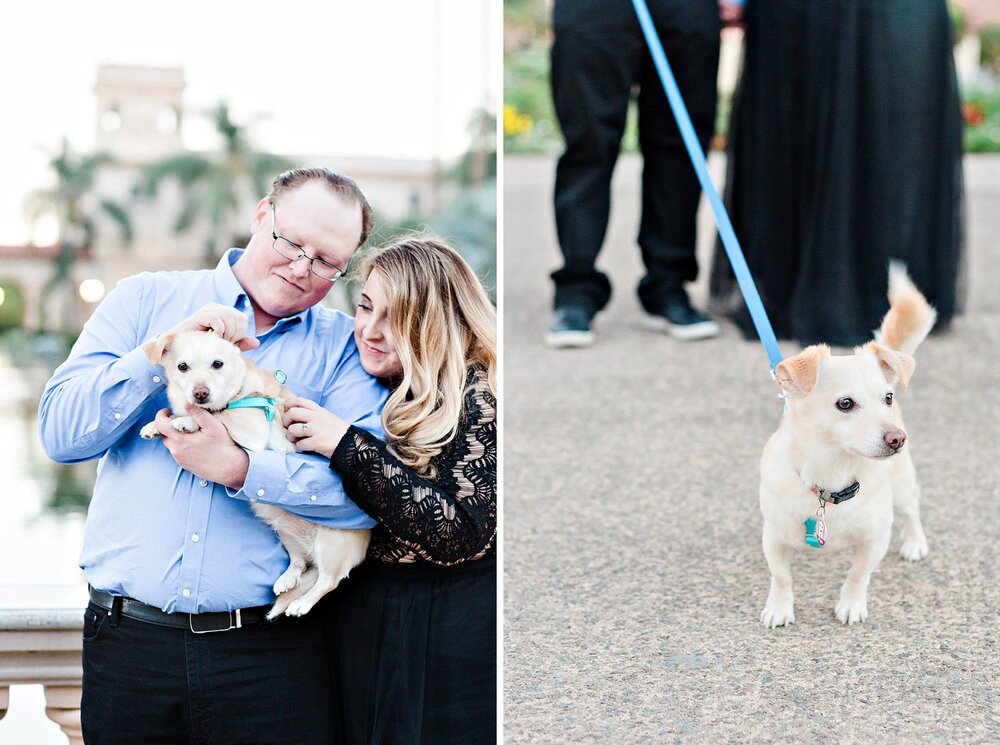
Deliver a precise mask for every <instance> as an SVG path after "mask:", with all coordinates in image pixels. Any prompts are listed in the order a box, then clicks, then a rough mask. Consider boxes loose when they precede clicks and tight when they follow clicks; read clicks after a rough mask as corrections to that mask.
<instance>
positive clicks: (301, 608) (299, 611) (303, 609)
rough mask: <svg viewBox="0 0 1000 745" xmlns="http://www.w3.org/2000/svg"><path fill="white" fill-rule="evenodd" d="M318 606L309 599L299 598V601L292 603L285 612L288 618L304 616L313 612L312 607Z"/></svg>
mask: <svg viewBox="0 0 1000 745" xmlns="http://www.w3.org/2000/svg"><path fill="white" fill-rule="evenodd" d="M314 605H316V601H315V600H311V599H309V598H308V597H304V598H299V599H298V600H296V601H294V602H292V603H291V604H290V605H289V606H288V608H287V609H286V610H285V615H286V616H293V617H294V616H304V615H305V614H306V613H308V612H309V611H311V610H312V607H313V606H314Z"/></svg>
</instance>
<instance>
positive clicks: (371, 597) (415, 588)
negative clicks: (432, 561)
mask: <svg viewBox="0 0 1000 745" xmlns="http://www.w3.org/2000/svg"><path fill="white" fill-rule="evenodd" d="M496 592H497V582H496V558H495V557H487V558H484V559H480V560H477V561H470V562H467V563H465V564H459V565H457V566H453V567H440V566H429V565H426V564H407V565H399V564H397V565H392V566H385V565H377V564H375V563H374V562H371V561H369V562H367V563H366V564H362V565H361V566H360V567H358V568H357V569H355V570H354V571H352V572H351V576H350V577H349V578H348V579H346V580H344V582H342V583H341V585H340V587H338V588H337V589H336V590H335V591H334V592H332V593H331V594H330V596H329V598H328V599H329V600H330V602H329V603H326V604H325V605H324V606H323V608H322V609H319V608H317V610H320V612H321V614H322V616H323V619H324V625H325V628H326V630H327V643H328V645H329V649H330V655H331V662H332V665H333V698H332V701H333V705H334V717H335V720H336V734H337V738H336V741H337V742H338V743H347V744H349V745H439V744H441V745H490V743H494V742H496V727H497V646H496V634H497V596H496Z"/></svg>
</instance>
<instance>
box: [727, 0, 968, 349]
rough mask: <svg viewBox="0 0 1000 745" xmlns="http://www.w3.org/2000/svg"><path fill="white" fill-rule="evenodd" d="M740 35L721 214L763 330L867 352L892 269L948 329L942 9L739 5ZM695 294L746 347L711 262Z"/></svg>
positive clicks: (950, 156) (953, 165) (948, 177)
mask: <svg viewBox="0 0 1000 745" xmlns="http://www.w3.org/2000/svg"><path fill="white" fill-rule="evenodd" d="M746 22H747V29H746V37H745V38H746V46H745V58H744V69H743V73H742V77H741V81H740V85H739V87H738V89H737V93H736V96H735V98H734V103H733V113H732V118H731V126H730V138H729V164H728V170H729V173H728V178H727V185H726V192H727V194H726V202H727V206H728V208H729V211H730V215H731V217H732V220H733V225H734V227H735V230H736V235H737V237H738V238H739V240H740V243H741V245H742V247H743V249H744V252H745V254H746V258H747V263H748V264H749V266H750V269H751V271H752V272H753V275H754V279H755V281H756V283H757V287H758V289H759V290H760V292H761V296H762V298H763V301H764V306H765V308H766V309H767V311H768V314H769V316H770V317H771V321H772V323H773V324H774V326H775V331H776V333H777V334H778V336H779V337H783V338H793V339H797V340H798V341H800V342H802V343H803V344H809V343H814V342H827V343H831V344H837V345H842V346H850V345H854V344H860V343H863V342H865V341H868V340H869V339H870V338H871V331H872V329H874V328H877V327H878V325H879V323H880V322H881V318H882V316H883V315H884V313H885V312H886V310H888V301H887V299H886V283H887V266H888V261H889V260H890V259H893V258H895V259H901V260H902V261H904V262H905V263H906V264H907V266H908V268H909V272H910V276H911V277H912V278H913V280H914V282H915V283H916V285H917V286H918V287H919V288H920V289H921V290H922V291H923V292H924V294H925V295H926V296H927V298H928V299H929V300H930V302H931V303H932V304H933V305H935V306H936V307H937V310H938V319H939V321H938V323H939V327H940V326H944V325H947V323H948V322H949V321H950V320H951V318H952V316H953V315H954V314H955V313H956V311H957V310H959V308H960V306H961V299H962V294H963V287H962V286H963V282H961V271H960V265H961V261H960V258H961V246H962V233H963V230H962V228H963V188H962V139H961V138H962V124H961V113H960V108H959V98H958V88H957V81H956V76H955V68H954V61H953V57H952V32H951V25H950V22H949V18H948V12H947V8H946V6H945V1H944V0H878V2H871V0H824V1H823V2H816V0H749V2H748V3H747V6H746ZM719 248H720V249H721V246H720V247H719ZM710 284H711V292H712V297H713V303H712V307H713V310H715V311H717V312H721V313H729V314H732V315H733V317H734V319H735V320H736V321H737V323H738V324H739V325H740V326H741V327H742V328H743V329H744V331H746V332H747V333H748V334H753V330H752V326H751V325H750V322H749V317H748V316H747V314H746V311H745V309H744V307H743V300H742V296H741V295H740V294H739V291H738V289H737V288H736V285H735V283H734V281H733V277H732V273H731V270H730V269H729V264H728V262H727V260H726V257H725V254H724V253H723V252H722V251H721V250H717V251H716V257H715V262H714V266H713V271H712V277H711V282H710Z"/></svg>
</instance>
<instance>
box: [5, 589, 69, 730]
mask: <svg viewBox="0 0 1000 745" xmlns="http://www.w3.org/2000/svg"><path fill="white" fill-rule="evenodd" d="M74 589H76V588H74ZM72 596H73V600H76V599H77V598H78V597H79V593H78V592H74V593H72ZM56 597H62V598H63V600H65V599H66V593H64V592H60V593H58V594H57V595H56ZM73 606H75V607H64V608H53V607H46V604H40V607H38V608H30V607H20V608H2V607H0V718H2V717H3V716H4V714H6V713H7V707H8V702H9V700H10V686H13V685H29V684H41V685H42V686H44V688H45V713H46V715H47V716H48V717H49V719H51V720H52V721H53V722H55V723H56V724H58V725H59V728H60V729H61V730H62V731H63V732H64V733H65V734H66V736H67V737H68V738H69V742H70V745H83V734H82V732H81V730H80V693H81V687H80V682H81V677H82V674H83V669H82V667H81V663H80V659H81V648H82V640H81V633H82V629H83V607H84V606H83V604H82V603H81V604H79V605H76V603H75V602H74V603H73Z"/></svg>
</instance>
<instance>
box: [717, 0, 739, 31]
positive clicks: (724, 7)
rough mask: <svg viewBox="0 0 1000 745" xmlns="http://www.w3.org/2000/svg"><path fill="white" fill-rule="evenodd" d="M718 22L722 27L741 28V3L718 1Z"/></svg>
mask: <svg viewBox="0 0 1000 745" xmlns="http://www.w3.org/2000/svg"><path fill="white" fill-rule="evenodd" d="M719 20H720V21H722V27H723V28H727V27H729V26H741V25H742V24H743V3H734V2H729V0H719Z"/></svg>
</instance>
